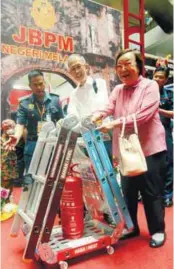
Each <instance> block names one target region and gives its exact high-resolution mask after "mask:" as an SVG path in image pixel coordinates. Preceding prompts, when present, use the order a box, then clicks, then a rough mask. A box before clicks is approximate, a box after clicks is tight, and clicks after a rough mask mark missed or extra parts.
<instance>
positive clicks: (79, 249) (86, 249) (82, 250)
mask: <svg viewBox="0 0 174 269" xmlns="http://www.w3.org/2000/svg"><path fill="white" fill-rule="evenodd" d="M97 246H98V243H95V244H92V245H89V246H85V247H81V248H77V249H76V250H75V251H74V252H75V254H78V253H82V252H86V251H88V250H92V249H96V248H97Z"/></svg>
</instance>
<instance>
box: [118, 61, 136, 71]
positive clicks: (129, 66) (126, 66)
mask: <svg viewBox="0 0 174 269" xmlns="http://www.w3.org/2000/svg"><path fill="white" fill-rule="evenodd" d="M134 65H136V63H125V64H117V65H116V66H115V69H116V71H122V70H123V68H126V69H130V68H131V67H132V66H134Z"/></svg>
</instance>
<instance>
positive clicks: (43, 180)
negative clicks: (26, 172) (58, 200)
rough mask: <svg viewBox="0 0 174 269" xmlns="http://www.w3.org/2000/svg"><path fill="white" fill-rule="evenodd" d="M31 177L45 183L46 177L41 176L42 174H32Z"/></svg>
mask: <svg viewBox="0 0 174 269" xmlns="http://www.w3.org/2000/svg"><path fill="white" fill-rule="evenodd" d="M32 178H33V179H36V180H37V181H38V182H40V183H45V180H46V178H45V177H43V176H38V175H32Z"/></svg>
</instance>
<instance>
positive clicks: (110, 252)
mask: <svg viewBox="0 0 174 269" xmlns="http://www.w3.org/2000/svg"><path fill="white" fill-rule="evenodd" d="M106 250H107V253H108V254H109V255H113V254H114V248H113V247H111V246H107V247H106Z"/></svg>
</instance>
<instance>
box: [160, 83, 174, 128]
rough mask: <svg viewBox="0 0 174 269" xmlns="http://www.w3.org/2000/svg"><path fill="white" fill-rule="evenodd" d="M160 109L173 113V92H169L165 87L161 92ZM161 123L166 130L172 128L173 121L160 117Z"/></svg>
mask: <svg viewBox="0 0 174 269" xmlns="http://www.w3.org/2000/svg"><path fill="white" fill-rule="evenodd" d="M160 108H161V109H164V110H168V111H173V90H168V89H166V88H165V87H163V89H162V91H161V92H160ZM160 119H161V122H162V124H163V126H164V128H165V129H166V128H168V129H170V128H171V119H170V118H167V117H164V116H162V115H160Z"/></svg>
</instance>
